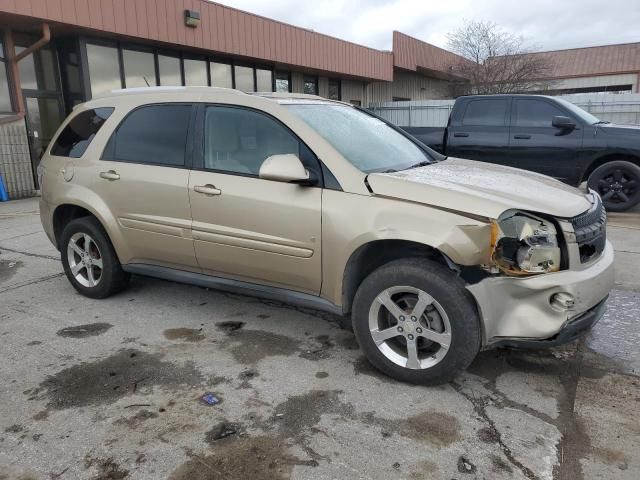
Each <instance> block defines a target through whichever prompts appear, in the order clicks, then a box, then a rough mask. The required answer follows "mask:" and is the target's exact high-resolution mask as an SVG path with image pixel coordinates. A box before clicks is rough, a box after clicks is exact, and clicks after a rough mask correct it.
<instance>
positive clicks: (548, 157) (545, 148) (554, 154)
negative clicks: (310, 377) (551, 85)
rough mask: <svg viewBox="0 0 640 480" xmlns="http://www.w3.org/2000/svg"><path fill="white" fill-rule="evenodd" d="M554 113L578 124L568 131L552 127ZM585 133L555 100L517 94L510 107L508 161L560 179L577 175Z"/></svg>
mask: <svg viewBox="0 0 640 480" xmlns="http://www.w3.org/2000/svg"><path fill="white" fill-rule="evenodd" d="M554 116H565V117H570V118H571V119H572V120H573V121H574V123H575V124H576V128H575V129H573V130H570V131H567V130H562V129H558V128H555V127H553V126H552V124H551V123H552V121H553V117H554ZM583 134H584V129H583V128H581V124H580V122H578V121H577V119H576V118H575V117H573V116H572V115H571V113H570V112H568V111H565V110H564V109H563V108H561V107H560V106H559V105H557V104H555V103H554V102H553V101H552V100H549V99H547V98H544V97H539V98H531V97H529V98H527V97H525V98H518V97H515V98H514V100H513V105H512V110H511V136H510V140H509V152H510V155H509V164H510V165H511V166H513V167H517V168H522V169H525V170H531V171H533V172H538V173H543V174H545V175H550V176H552V177H555V178H557V179H559V180H568V179H572V178H575V177H576V175H575V172H574V170H575V168H576V162H577V159H578V156H579V155H580V149H581V146H582V137H583Z"/></svg>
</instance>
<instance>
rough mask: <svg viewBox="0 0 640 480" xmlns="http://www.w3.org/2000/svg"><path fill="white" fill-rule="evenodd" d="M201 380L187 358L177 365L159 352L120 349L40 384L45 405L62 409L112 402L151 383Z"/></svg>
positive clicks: (172, 384)
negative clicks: (163, 357) (46, 401)
mask: <svg viewBox="0 0 640 480" xmlns="http://www.w3.org/2000/svg"><path fill="white" fill-rule="evenodd" d="M202 381H203V377H202V375H201V374H200V372H199V371H198V370H196V368H195V367H194V365H193V363H191V362H187V363H185V364H184V365H177V364H174V363H171V362H167V361H163V360H162V356H161V355H159V354H149V353H146V352H141V351H136V350H121V351H119V352H118V353H116V354H114V355H111V356H110V357H107V358H104V359H101V360H97V361H95V362H91V363H80V364H78V365H74V366H72V367H69V368H66V369H64V370H61V371H60V372H58V373H56V374H55V375H52V376H49V377H48V378H47V379H46V380H44V381H43V382H42V383H41V384H40V387H41V388H42V389H46V392H45V396H46V397H48V399H49V403H48V404H47V407H48V408H54V409H65V408H71V407H82V406H86V405H101V404H109V403H113V402H115V401H116V400H118V399H119V398H121V397H124V396H126V395H130V394H132V393H135V392H140V391H141V390H143V391H148V390H149V389H150V388H151V387H153V386H163V387H168V388H176V387H179V386H184V385H189V386H198V385H200V384H201V383H202Z"/></svg>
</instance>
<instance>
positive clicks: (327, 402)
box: [274, 390, 354, 438]
mask: <svg viewBox="0 0 640 480" xmlns="http://www.w3.org/2000/svg"><path fill="white" fill-rule="evenodd" d="M341 393H342V391H340V390H329V391H325V390H311V391H310V392H308V393H305V394H303V395H294V396H291V397H289V398H288V399H287V400H286V401H284V402H282V403H280V404H279V405H277V406H276V408H275V409H274V414H275V419H276V421H277V422H278V424H277V426H278V430H279V431H280V433H281V434H282V435H283V436H285V437H288V438H296V437H304V436H305V434H306V432H307V431H308V430H309V429H310V428H311V427H313V426H314V425H316V424H317V423H318V422H319V421H320V417H321V416H322V415H323V414H334V415H339V416H341V417H351V416H353V414H354V409H353V406H352V405H351V404H349V403H344V402H342V401H341V400H340V394H341Z"/></svg>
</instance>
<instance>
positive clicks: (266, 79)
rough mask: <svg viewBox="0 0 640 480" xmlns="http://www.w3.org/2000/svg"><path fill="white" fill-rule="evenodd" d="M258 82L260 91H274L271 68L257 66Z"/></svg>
mask: <svg viewBox="0 0 640 480" xmlns="http://www.w3.org/2000/svg"><path fill="white" fill-rule="evenodd" d="M256 83H257V86H256V88H257V91H258V92H272V91H273V72H272V71H271V70H264V69H261V68H256Z"/></svg>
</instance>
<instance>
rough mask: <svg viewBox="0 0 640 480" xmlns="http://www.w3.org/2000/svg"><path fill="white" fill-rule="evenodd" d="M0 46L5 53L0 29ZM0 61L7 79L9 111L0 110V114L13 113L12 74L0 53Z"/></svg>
mask: <svg viewBox="0 0 640 480" xmlns="http://www.w3.org/2000/svg"><path fill="white" fill-rule="evenodd" d="M0 46H2V53H3V54H4V55H6V54H7V51H6V50H7V46H6V45H5V43H4V31H3V30H1V29H0ZM0 63H2V64H4V71H5V75H6V79H7V91H8V92H7V93H8V94H9V109H10V110H9V111H5V110H0V115H14V114H15V113H16V99H15V98H14V96H15V92H14V88H13V75H12V73H11V69H10V68H9V63H8V62H7V59H6V58H5V57H4V56H1V55H0Z"/></svg>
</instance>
